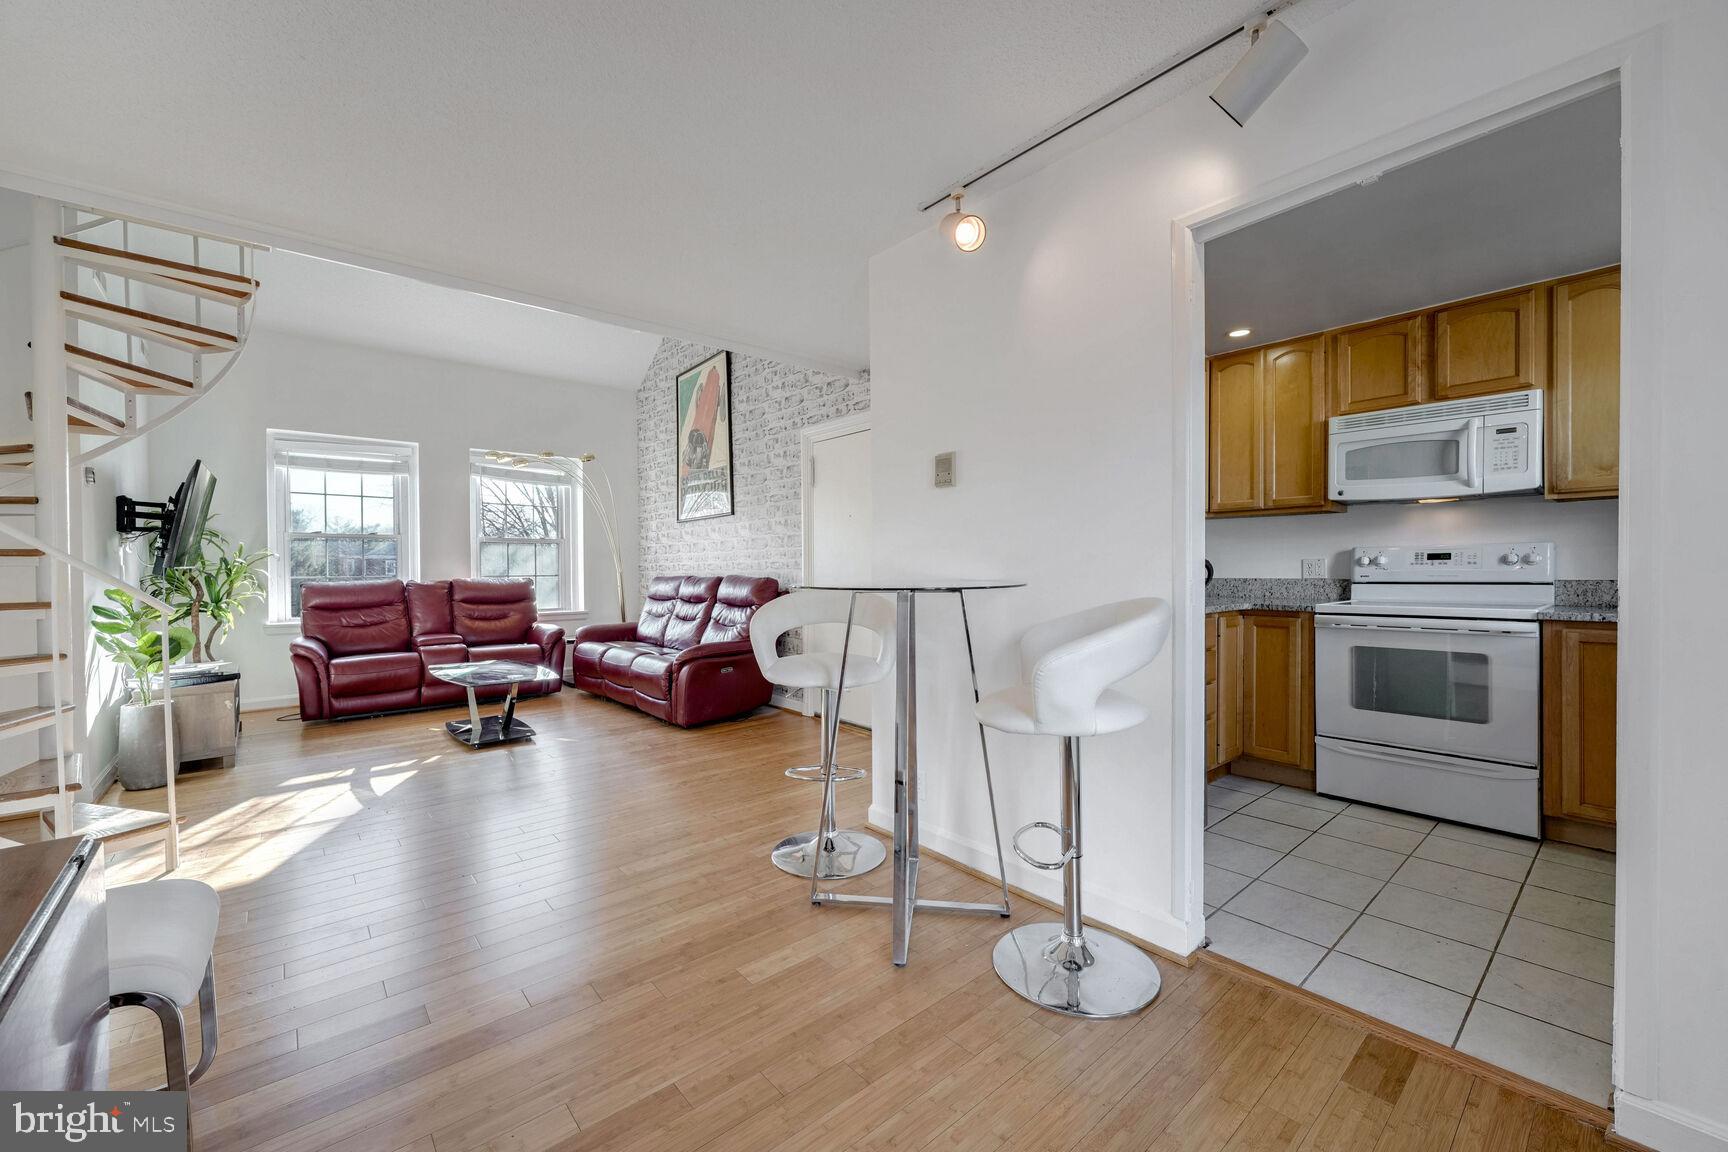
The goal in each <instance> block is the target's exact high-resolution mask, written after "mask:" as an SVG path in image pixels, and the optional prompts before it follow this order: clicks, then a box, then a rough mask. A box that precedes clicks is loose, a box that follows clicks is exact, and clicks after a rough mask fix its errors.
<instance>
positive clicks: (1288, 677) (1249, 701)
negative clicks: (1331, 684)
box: [1242, 612, 1314, 768]
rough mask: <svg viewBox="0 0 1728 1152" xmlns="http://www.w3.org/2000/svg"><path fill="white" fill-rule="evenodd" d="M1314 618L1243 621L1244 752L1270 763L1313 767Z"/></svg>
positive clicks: (1263, 617)
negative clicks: (1311, 716) (1311, 729)
mask: <svg viewBox="0 0 1728 1152" xmlns="http://www.w3.org/2000/svg"><path fill="white" fill-rule="evenodd" d="M1312 619H1313V618H1312V617H1310V616H1306V615H1304V614H1301V613H1294V612H1292V613H1269V614H1264V615H1262V614H1258V613H1247V614H1244V615H1243V617H1242V712H1243V735H1242V751H1243V752H1244V753H1245V754H1246V755H1249V756H1254V757H1258V758H1259V759H1261V760H1269V761H1271V762H1272V763H1274V764H1289V765H1292V766H1294V767H1298V768H1306V767H1309V766H1311V765H1312V764H1313V757H1314V753H1313V747H1312V744H1313V737H1312V735H1311V731H1310V720H1309V717H1310V715H1311V714H1312V708H1313V689H1312V683H1311V676H1310V672H1309V669H1310V668H1312V667H1313V654H1312V653H1313V649H1312V641H1311V636H1312V633H1311V632H1310V630H1309V629H1310V628H1311V626H1312V624H1311V622H1312Z"/></svg>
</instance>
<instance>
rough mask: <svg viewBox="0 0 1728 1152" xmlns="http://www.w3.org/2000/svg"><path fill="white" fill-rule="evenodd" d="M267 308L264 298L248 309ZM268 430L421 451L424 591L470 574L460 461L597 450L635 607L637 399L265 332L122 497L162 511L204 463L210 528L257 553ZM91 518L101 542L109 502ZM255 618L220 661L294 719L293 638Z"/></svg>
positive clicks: (602, 585)
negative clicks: (209, 485) (144, 477)
mask: <svg viewBox="0 0 1728 1152" xmlns="http://www.w3.org/2000/svg"><path fill="white" fill-rule="evenodd" d="M264 291H265V292H266V293H267V292H268V291H269V286H268V285H266V286H265V289H264ZM266 306H267V305H266V303H265V300H264V299H263V297H261V298H260V301H259V307H260V308H261V309H262V308H264V307H266ZM266 428H289V429H294V430H297V431H308V432H327V433H338V434H341V435H346V436H373V437H379V438H382V439H390V440H412V441H414V442H416V443H418V444H419V445H420V575H421V578H422V579H428V580H431V579H447V578H449V577H451V576H465V575H468V574H469V573H470V569H471V561H470V544H469V535H468V533H469V501H468V452H469V450H470V449H472V448H482V449H485V448H503V449H515V450H528V451H534V450H539V449H543V448H544V449H551V450H554V451H559V452H565V453H570V454H576V453H580V452H594V453H596V454H597V455H598V456H599V458H600V461H601V463H603V464H604V465H605V466H606V470H607V472H608V473H609V474H610V476H611V478H612V483H613V485H614V486H615V488H616V491H617V498H618V522H619V532H620V535H621V537H622V540H621V544H622V546H623V550H624V560H625V569H624V587H625V590H626V592H627V593H629V598H630V601H631V605H632V607H634V606H635V605H636V603H637V598H636V594H635V589H636V398H635V395H634V394H633V393H632V392H630V391H627V390H624V389H612V388H597V387H593V386H590V385H584V384H577V383H574V382H572V381H568V380H548V379H542V378H538V377H532V376H521V375H516V374H514V373H509V372H500V371H489V370H487V369H483V368H476V367H473V366H471V365H465V364H455V363H451V362H449V361H442V360H430V359H423V358H420V357H415V356H404V355H401V354H400V353H396V352H386V351H381V350H378V349H370V348H360V347H355V346H352V345H344V344H332V343H328V342H324V341H315V340H310V339H307V338H305V337H302V336H290V335H286V334H284V333H280V332H273V331H270V330H268V329H263V330H259V331H257V332H255V333H254V334H253V336H252V338H251V340H250V341H249V342H248V344H247V346H246V349H245V351H244V352H243V353H242V354H241V357H240V360H239V362H238V363H237V364H236V365H235V367H234V370H233V371H232V372H231V373H229V375H228V377H227V378H226V379H224V380H223V381H222V383H221V384H220V385H219V386H218V387H217V388H216V389H215V390H214V391H212V392H211V393H210V394H209V395H208V396H207V397H206V398H205V399H203V400H201V401H199V402H198V404H197V405H196V406H194V407H193V408H192V409H191V410H189V411H188V412H186V413H184V414H182V415H180V416H178V417H176V418H175V419H173V420H171V421H169V422H168V423H166V424H164V425H163V426H162V427H161V428H160V429H158V430H157V431H155V432H153V433H151V434H150V435H149V436H148V437H147V440H148V442H149V483H148V485H147V486H146V487H145V490H142V491H129V492H127V493H126V495H129V496H134V497H138V498H142V499H155V500H165V499H167V498H168V497H169V496H170V495H172V494H173V492H174V486H175V485H176V484H178V483H179V482H180V481H181V480H183V479H184V478H185V476H186V470H187V469H188V468H190V467H191V465H192V461H193V460H194V459H196V458H198V457H202V458H203V460H204V463H205V465H206V466H208V467H209V468H210V470H211V471H212V472H213V473H214V474H215V476H216V479H217V484H216V498H215V501H214V503H213V504H212V511H213V512H214V513H215V515H216V516H217V517H218V518H217V519H216V520H215V526H216V527H217V528H220V529H221V530H222V531H223V532H225V533H227V534H228V535H229V536H231V537H233V538H235V539H239V540H244V541H245V542H246V544H247V545H248V546H249V547H252V548H264V547H268V546H269V545H268V541H267V538H266V533H267V528H266V520H265V517H266V496H265V492H266V488H265V483H266V473H267V471H268V467H267V462H266V460H265V456H264V431H265V429H266ZM96 515H97V516H99V517H101V518H102V520H103V524H102V527H105V528H107V529H109V530H110V533H111V530H112V527H113V513H112V504H111V503H110V505H109V510H108V511H107V512H105V513H104V512H103V511H101V510H100V509H99V510H98V511H97V513H96ZM585 546H586V565H585V579H586V586H587V599H588V607H589V613H590V614H589V619H591V620H593V621H606V620H615V619H617V608H616V604H615V599H614V594H613V575H612V561H611V553H610V551H609V550H608V548H607V545H606V541H605V537H604V535H603V534H602V533H601V532H600V531H599V529H598V527H594V528H593V529H592V530H591V531H589V532H588V533H587V539H586V541H585ZM266 614H267V613H266V611H265V607H264V605H263V604H262V603H260V604H256V605H254V606H252V607H251V608H250V609H249V610H248V611H247V613H246V616H245V617H244V619H243V620H242V621H241V623H240V625H239V627H237V628H236V629H235V630H234V632H233V634H232V635H231V636H230V637H229V638H228V639H227V640H226V641H225V642H224V643H223V645H222V647H221V648H220V649H219V655H220V656H222V657H223V658H224V659H228V660H234V661H236V662H238V664H239V666H240V671H241V673H242V677H243V679H242V681H241V684H242V691H241V704H242V706H243V707H265V706H269V707H276V706H278V705H284V704H285V705H286V706H287V707H289V708H291V707H292V706H293V702H294V700H295V689H294V674H293V670H292V668H291V667H290V665H289V658H288V642H289V640H290V639H292V637H293V634H294V633H293V632H292V631H291V630H284V629H281V628H274V629H267V628H266V626H265V616H266ZM581 622H582V621H579V620H569V621H564V622H563V623H565V625H566V627H575V626H576V625H577V624H578V623H581Z"/></svg>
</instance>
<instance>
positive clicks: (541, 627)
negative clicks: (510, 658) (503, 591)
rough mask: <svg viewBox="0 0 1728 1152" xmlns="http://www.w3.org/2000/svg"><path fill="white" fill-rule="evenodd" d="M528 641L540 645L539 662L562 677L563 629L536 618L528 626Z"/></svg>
mask: <svg viewBox="0 0 1728 1152" xmlns="http://www.w3.org/2000/svg"><path fill="white" fill-rule="evenodd" d="M528 643H530V644H538V645H539V646H540V662H541V663H542V664H544V665H546V667H548V668H550V669H552V671H554V672H556V673H558V678H559V679H560V680H562V679H563V678H564V629H563V628H561V627H559V626H558V625H556V624H548V623H546V622H545V621H543V620H536V621H535V622H534V623H533V624H531V625H529V626H528Z"/></svg>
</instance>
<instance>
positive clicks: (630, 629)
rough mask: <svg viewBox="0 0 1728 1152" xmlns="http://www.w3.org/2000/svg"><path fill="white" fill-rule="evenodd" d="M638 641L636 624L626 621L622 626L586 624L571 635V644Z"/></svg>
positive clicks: (632, 621)
mask: <svg viewBox="0 0 1728 1152" xmlns="http://www.w3.org/2000/svg"><path fill="white" fill-rule="evenodd" d="M634 639H636V622H635V621H634V620H626V621H625V622H624V623H622V624H584V625H582V627H580V628H578V629H576V631H574V632H572V633H570V643H572V644H580V643H582V642H583V641H584V640H601V641H619V640H634Z"/></svg>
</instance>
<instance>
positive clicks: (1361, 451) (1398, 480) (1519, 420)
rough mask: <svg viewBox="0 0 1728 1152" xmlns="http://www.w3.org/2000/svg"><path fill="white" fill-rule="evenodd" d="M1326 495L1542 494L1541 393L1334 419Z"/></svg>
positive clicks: (1339, 497)
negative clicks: (1328, 482) (1327, 493)
mask: <svg viewBox="0 0 1728 1152" xmlns="http://www.w3.org/2000/svg"><path fill="white" fill-rule="evenodd" d="M1331 428H1332V433H1331V440H1330V445H1329V447H1330V449H1331V451H1330V453H1329V460H1330V463H1329V465H1328V478H1329V480H1330V494H1331V497H1332V499H1334V500H1338V501H1341V502H1343V503H1351V502H1353V501H1370V500H1449V499H1457V498H1459V497H1465V496H1500V495H1506V494H1508V493H1512V492H1539V491H1541V490H1542V391H1541V389H1539V388H1537V389H1531V390H1530V391H1528V392H1502V393H1500V394H1498V395H1494V396H1480V397H1472V398H1471V399H1468V400H1444V401H1441V402H1440V403H1438V404H1415V405H1412V406H1410V407H1408V408H1389V409H1387V410H1385V411H1384V412H1363V413H1360V414H1359V415H1355V416H1334V417H1332V421H1331Z"/></svg>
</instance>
